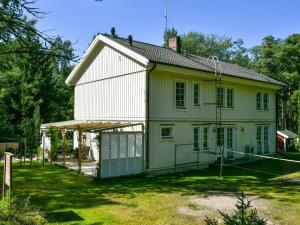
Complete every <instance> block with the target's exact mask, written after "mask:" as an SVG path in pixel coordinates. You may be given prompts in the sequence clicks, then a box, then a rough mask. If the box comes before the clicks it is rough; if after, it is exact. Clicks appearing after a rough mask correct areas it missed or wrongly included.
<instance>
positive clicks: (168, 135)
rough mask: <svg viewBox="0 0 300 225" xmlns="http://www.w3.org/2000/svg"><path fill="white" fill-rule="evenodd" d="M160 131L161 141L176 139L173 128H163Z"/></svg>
mask: <svg viewBox="0 0 300 225" xmlns="http://www.w3.org/2000/svg"><path fill="white" fill-rule="evenodd" d="M160 129H161V130H160V139H162V140H168V139H173V138H174V131H173V129H174V128H173V127H161V128H160Z"/></svg>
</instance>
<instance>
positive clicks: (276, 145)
mask: <svg viewBox="0 0 300 225" xmlns="http://www.w3.org/2000/svg"><path fill="white" fill-rule="evenodd" d="M278 103H279V94H278V91H276V92H275V151H276V152H277V150H278V141H277V130H278Z"/></svg>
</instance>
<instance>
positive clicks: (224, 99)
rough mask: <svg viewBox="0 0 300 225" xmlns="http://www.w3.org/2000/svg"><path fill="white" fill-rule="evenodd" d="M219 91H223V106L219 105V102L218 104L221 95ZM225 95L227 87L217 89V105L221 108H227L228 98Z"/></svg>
mask: <svg viewBox="0 0 300 225" xmlns="http://www.w3.org/2000/svg"><path fill="white" fill-rule="evenodd" d="M219 89H222V90H223V104H222V105H219V102H218V94H219V92H218V90H219ZM225 95H226V88H225V87H218V88H217V93H216V104H217V106H218V107H220V108H226V102H225V101H226V97H225Z"/></svg>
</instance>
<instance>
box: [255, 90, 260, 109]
mask: <svg viewBox="0 0 300 225" xmlns="http://www.w3.org/2000/svg"><path fill="white" fill-rule="evenodd" d="M256 109H257V110H260V109H261V93H260V92H258V93H256Z"/></svg>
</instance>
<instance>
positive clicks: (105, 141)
mask: <svg viewBox="0 0 300 225" xmlns="http://www.w3.org/2000/svg"><path fill="white" fill-rule="evenodd" d="M102 142H103V143H102V146H103V147H102V159H103V160H105V159H109V136H108V135H107V134H104V135H103V137H102Z"/></svg>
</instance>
